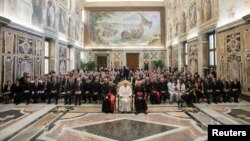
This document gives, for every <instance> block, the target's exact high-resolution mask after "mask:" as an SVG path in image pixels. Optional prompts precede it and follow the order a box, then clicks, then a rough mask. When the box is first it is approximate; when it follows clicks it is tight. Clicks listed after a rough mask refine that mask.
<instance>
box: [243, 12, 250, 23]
mask: <svg viewBox="0 0 250 141" xmlns="http://www.w3.org/2000/svg"><path fill="white" fill-rule="evenodd" d="M242 19H243V20H244V21H245V22H247V23H250V14H248V15H246V16H244V17H242Z"/></svg>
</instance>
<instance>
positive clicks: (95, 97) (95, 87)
mask: <svg viewBox="0 0 250 141" xmlns="http://www.w3.org/2000/svg"><path fill="white" fill-rule="evenodd" d="M92 91H93V94H92V95H93V101H94V102H95V103H97V100H98V98H99V97H100V92H101V84H100V83H99V81H98V80H97V79H96V80H95V81H94V83H93V84H92Z"/></svg>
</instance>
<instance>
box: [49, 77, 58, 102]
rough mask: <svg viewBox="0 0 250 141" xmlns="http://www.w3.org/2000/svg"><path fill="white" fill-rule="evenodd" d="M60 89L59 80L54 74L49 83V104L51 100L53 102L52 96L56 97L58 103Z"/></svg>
mask: <svg viewBox="0 0 250 141" xmlns="http://www.w3.org/2000/svg"><path fill="white" fill-rule="evenodd" d="M59 89H60V84H59V83H58V82H57V80H56V77H55V76H53V78H52V81H51V82H50V83H49V98H48V104H50V102H51V97H54V98H55V104H57V103H58V93H59Z"/></svg>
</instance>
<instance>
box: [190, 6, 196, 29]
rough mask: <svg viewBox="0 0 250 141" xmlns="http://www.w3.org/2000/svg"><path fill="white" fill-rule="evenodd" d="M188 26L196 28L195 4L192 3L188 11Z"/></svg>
mask: <svg viewBox="0 0 250 141" xmlns="http://www.w3.org/2000/svg"><path fill="white" fill-rule="evenodd" d="M189 15H190V16H189V23H190V24H189V25H190V28H193V27H194V26H196V19H197V17H196V3H193V4H192V5H191V7H190V9H189Z"/></svg>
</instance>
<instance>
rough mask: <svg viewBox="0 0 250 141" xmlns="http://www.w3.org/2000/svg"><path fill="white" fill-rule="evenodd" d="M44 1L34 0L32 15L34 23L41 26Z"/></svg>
mask: <svg viewBox="0 0 250 141" xmlns="http://www.w3.org/2000/svg"><path fill="white" fill-rule="evenodd" d="M42 5H44V0H32V6H33V14H32V23H33V24H35V25H38V26H40V25H41V24H42V23H43V19H42V18H43V17H42V15H43V13H42V12H43V9H42Z"/></svg>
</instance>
